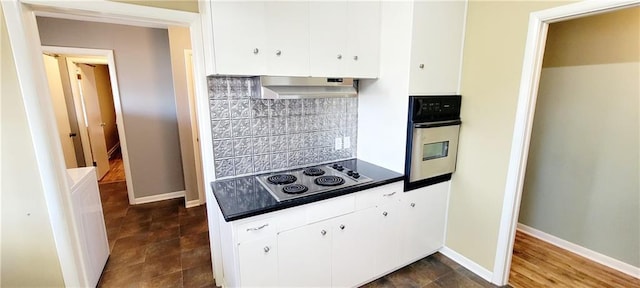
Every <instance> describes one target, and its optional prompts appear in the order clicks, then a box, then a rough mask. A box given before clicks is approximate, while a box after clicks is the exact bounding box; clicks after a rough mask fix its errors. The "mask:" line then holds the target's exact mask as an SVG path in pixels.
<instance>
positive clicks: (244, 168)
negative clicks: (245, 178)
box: [233, 156, 253, 175]
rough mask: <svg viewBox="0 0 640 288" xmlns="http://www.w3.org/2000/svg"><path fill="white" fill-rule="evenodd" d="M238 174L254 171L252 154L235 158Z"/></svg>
mask: <svg viewBox="0 0 640 288" xmlns="http://www.w3.org/2000/svg"><path fill="white" fill-rule="evenodd" d="M233 166H234V169H235V170H236V175H242V174H249V173H253V158H252V157H251V156H244V157H236V158H233Z"/></svg>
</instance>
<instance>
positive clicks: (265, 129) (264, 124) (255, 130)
mask: <svg viewBox="0 0 640 288" xmlns="http://www.w3.org/2000/svg"><path fill="white" fill-rule="evenodd" d="M251 131H252V134H253V136H267V135H269V118H253V119H251Z"/></svg>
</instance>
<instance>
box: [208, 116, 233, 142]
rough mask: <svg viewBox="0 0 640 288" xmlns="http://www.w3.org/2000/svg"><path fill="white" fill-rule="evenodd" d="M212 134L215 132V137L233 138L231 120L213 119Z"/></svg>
mask: <svg viewBox="0 0 640 288" xmlns="http://www.w3.org/2000/svg"><path fill="white" fill-rule="evenodd" d="M211 134H213V139H222V138H231V121H229V120H213V121H211Z"/></svg>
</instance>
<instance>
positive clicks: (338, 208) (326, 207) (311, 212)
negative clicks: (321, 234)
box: [307, 196, 355, 223]
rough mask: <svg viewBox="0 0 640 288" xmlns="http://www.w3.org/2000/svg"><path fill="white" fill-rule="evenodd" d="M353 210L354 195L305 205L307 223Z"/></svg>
mask: <svg viewBox="0 0 640 288" xmlns="http://www.w3.org/2000/svg"><path fill="white" fill-rule="evenodd" d="M354 210H355V196H346V197H340V198H338V199H331V200H328V201H324V202H321V203H318V204H314V205H312V206H309V207H307V223H314V222H318V221H321V220H324V219H329V218H333V217H337V216H340V215H344V214H347V213H351V212H353V211H354Z"/></svg>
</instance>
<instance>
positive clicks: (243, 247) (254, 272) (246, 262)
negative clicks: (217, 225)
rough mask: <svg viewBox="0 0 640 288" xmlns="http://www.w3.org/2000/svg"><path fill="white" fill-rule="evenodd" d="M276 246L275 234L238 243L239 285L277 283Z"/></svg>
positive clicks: (275, 284)
mask: <svg viewBox="0 0 640 288" xmlns="http://www.w3.org/2000/svg"><path fill="white" fill-rule="evenodd" d="M277 247H278V246H277V245H276V237H275V236H272V237H267V238H260V239H255V240H251V241H246V242H242V243H240V244H238V258H239V262H240V285H241V286H243V287H262V286H264V287H274V286H277V285H278V251H277Z"/></svg>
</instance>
